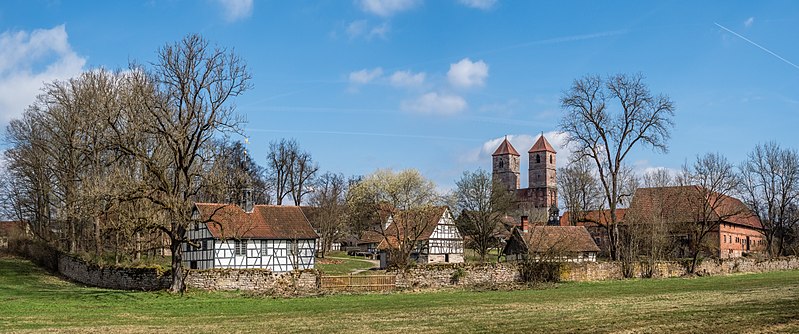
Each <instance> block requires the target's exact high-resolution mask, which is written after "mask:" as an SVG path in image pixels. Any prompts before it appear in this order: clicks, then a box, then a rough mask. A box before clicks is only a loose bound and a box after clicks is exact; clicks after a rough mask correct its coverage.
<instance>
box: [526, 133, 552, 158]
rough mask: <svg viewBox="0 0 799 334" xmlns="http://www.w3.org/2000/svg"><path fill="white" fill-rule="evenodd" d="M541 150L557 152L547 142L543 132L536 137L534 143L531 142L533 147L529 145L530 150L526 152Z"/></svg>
mask: <svg viewBox="0 0 799 334" xmlns="http://www.w3.org/2000/svg"><path fill="white" fill-rule="evenodd" d="M543 151H547V152H552V153H558V152H557V151H555V148H553V147H552V145H550V144H549V142H548V141H547V138H546V137H544V133H543V132H541V137H538V140H537V141H536V142H535V144H533V147H531V148H530V150H529V151H527V152H528V153H533V152H543Z"/></svg>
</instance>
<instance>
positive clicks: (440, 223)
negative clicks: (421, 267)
mask: <svg viewBox="0 0 799 334" xmlns="http://www.w3.org/2000/svg"><path fill="white" fill-rule="evenodd" d="M370 235H371V236H372V237H375V233H371V234H370ZM379 236H380V237H381V238H373V239H374V240H373V241H377V240H378V239H379V240H380V241H379V243H378V244H377V250H378V251H379V252H380V265H381V267H385V266H386V265H387V260H388V259H387V253H388V252H390V251H391V250H392V249H397V248H398V247H399V244H400V240H401V241H402V242H413V241H414V240H415V241H416V243H417V245H416V246H415V247H414V249H413V251H412V252H411V258H412V259H414V260H415V261H416V262H417V263H461V262H463V237H462V236H461V234H460V232H459V231H458V228H457V227H456V226H455V220H454V219H453V218H452V214H451V213H450V211H449V208H447V207H445V206H441V207H433V208H428V209H424V210H413V211H402V212H399V213H398V214H395V215H391V216H389V217H388V219H387V220H386V226H385V228H384V231H383V232H382V233H380V234H379Z"/></svg>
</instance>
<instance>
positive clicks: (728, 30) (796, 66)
mask: <svg viewBox="0 0 799 334" xmlns="http://www.w3.org/2000/svg"><path fill="white" fill-rule="evenodd" d="M713 24H715V25H716V26H718V27H719V28H721V29H724V30H726V31H727V32H729V33H731V34H733V35H735V36H738V37H739V38H741V39H742V40H745V41H747V42H749V43H750V44H752V45H754V46H756V47H758V48H760V50H763V51H766V52H768V53H769V54H770V55H772V56H774V57H777V59H779V60H782V61H784V62H785V63H787V64H788V65H791V66H793V67H795V68H796V69H799V65H796V64H794V63H792V62H791V61H790V60H788V59H785V58H782V57H780V55H778V54H776V53H774V52H771V50H769V49H766V48H765V47H762V46H761V45H760V44H757V43H755V42H752V41H751V40H749V39H748V38H746V37H743V36H741V35H739V34H738V33H736V32H734V31H732V30H730V29H727V28H726V27H725V26H723V25H720V24H718V23H716V22H713Z"/></svg>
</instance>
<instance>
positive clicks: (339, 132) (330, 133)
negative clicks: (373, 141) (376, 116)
mask: <svg viewBox="0 0 799 334" xmlns="http://www.w3.org/2000/svg"><path fill="white" fill-rule="evenodd" d="M245 131H252V132H274V133H311V134H327V135H344V136H372V137H393V138H411V139H425V140H450V141H465V142H482V141H481V140H477V139H471V138H459V137H441V136H423V135H404V134H398V133H379V132H355V131H317V130H276V129H253V128H247V129H245Z"/></svg>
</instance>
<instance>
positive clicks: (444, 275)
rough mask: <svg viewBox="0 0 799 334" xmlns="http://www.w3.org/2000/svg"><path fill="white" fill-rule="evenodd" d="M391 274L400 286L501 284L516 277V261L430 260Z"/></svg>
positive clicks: (514, 280) (438, 286) (411, 287)
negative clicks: (453, 261)
mask: <svg viewBox="0 0 799 334" xmlns="http://www.w3.org/2000/svg"><path fill="white" fill-rule="evenodd" d="M391 274H396V275H397V281H396V282H397V287H398V288H400V289H415V288H421V289H428V288H432V289H435V288H441V287H447V286H480V285H502V284H510V283H514V282H518V281H519V270H518V269H517V268H516V264H514V263H508V262H501V263H486V264H472V263H456V264H430V265H422V266H417V267H414V268H411V269H408V270H407V271H399V272H392V273H391Z"/></svg>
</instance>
